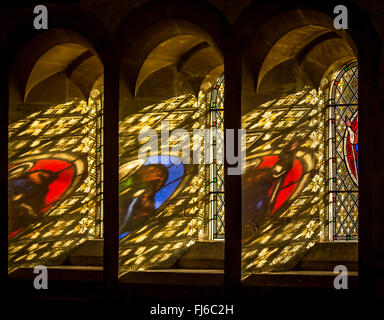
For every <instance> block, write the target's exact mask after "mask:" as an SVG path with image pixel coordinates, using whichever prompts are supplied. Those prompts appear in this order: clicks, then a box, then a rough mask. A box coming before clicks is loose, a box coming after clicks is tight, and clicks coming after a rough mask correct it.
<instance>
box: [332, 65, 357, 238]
mask: <svg viewBox="0 0 384 320" xmlns="http://www.w3.org/2000/svg"><path fill="white" fill-rule="evenodd" d="M327 122H328V128H327V133H328V143H327V147H328V150H327V155H328V199H329V205H328V211H329V212H328V214H329V221H330V231H329V238H330V240H334V241H337V240H344V241H345V240H347V241H349V240H357V239H358V209H359V205H358V185H359V181H358V180H359V179H358V170H359V158H358V154H359V148H358V137H359V136H358V133H359V120H358V66H357V62H352V63H349V64H347V65H346V66H344V67H343V68H342V70H341V71H340V72H338V74H337V75H336V77H335V78H334V80H333V83H332V87H331V93H330V100H329V104H328V121H327Z"/></svg>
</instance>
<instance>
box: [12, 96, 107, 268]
mask: <svg viewBox="0 0 384 320" xmlns="http://www.w3.org/2000/svg"><path fill="white" fill-rule="evenodd" d="M102 99H103V97H102V94H100V92H99V91H98V90H96V89H94V90H93V91H92V93H91V98H90V99H89V102H88V103H87V102H85V101H83V100H82V101H80V100H74V101H71V102H68V103H65V104H61V105H56V106H52V107H49V108H48V109H46V110H43V111H39V112H36V113H34V114H31V115H29V116H27V117H26V118H24V119H22V120H19V121H17V122H14V123H12V124H10V125H9V147H8V150H9V154H8V161H9V164H8V217H9V218H8V221H9V225H8V237H9V251H8V252H9V268H10V270H13V269H15V268H17V267H20V266H29V265H36V263H40V264H47V265H51V264H55V263H61V262H63V261H64V260H65V259H66V257H67V256H68V254H69V253H70V252H71V250H73V249H74V248H75V247H76V246H77V245H79V244H81V243H82V242H83V241H85V240H86V239H88V238H99V237H101V236H102V233H103V232H102V218H103V214H102V209H101V208H102V206H101V204H102V200H103V172H102V162H103V136H102V129H103V122H102V121H103V120H102V118H103V117H102V110H103V108H102V106H103V100H102Z"/></svg>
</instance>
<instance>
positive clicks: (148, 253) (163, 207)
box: [119, 95, 207, 275]
mask: <svg viewBox="0 0 384 320" xmlns="http://www.w3.org/2000/svg"><path fill="white" fill-rule="evenodd" d="M202 103H203V102H202ZM206 112H207V108H203V107H201V106H200V105H199V104H198V102H197V99H196V98H195V97H194V96H193V95H182V96H178V97H175V98H171V99H169V100H166V101H163V102H161V103H159V104H155V105H151V106H148V107H145V108H144V109H142V110H141V111H140V112H138V113H137V114H134V115H131V116H128V117H127V118H126V119H124V120H123V121H121V122H120V126H119V132H120V135H119V139H120V140H119V141H120V149H119V159H120V169H119V175H120V183H119V192H120V200H119V202H120V203H119V207H120V232H119V237H120V242H119V274H120V275H122V274H124V273H126V272H127V271H130V270H143V269H146V270H148V269H161V268H171V267H172V266H173V265H174V264H175V262H176V261H177V259H178V258H179V257H180V256H181V255H182V253H184V252H185V251H186V250H187V249H188V247H189V246H191V245H192V244H193V243H194V242H195V241H196V240H198V239H200V238H202V237H204V234H205V232H206V229H205V228H206V224H207V223H206V222H207V221H206V220H207V210H206V209H207V208H206V206H207V201H206V199H207V194H206V187H205V176H206V170H205V169H206V168H205V167H206V166H205V165H204V164H200V165H199V164H184V163H181V162H180V157H181V154H180V153H179V152H175V151H174V152H172V149H173V147H174V146H175V145H176V144H177V143H180V142H181V141H182V140H183V139H185V138H186V137H184V136H179V137H178V138H177V139H170V141H169V145H170V148H169V150H170V152H169V154H168V155H162V156H160V155H159V156H151V157H149V158H148V159H147V161H146V162H144V161H142V160H140V159H138V150H139V148H140V147H141V146H142V145H144V144H145V141H144V142H139V141H138V133H139V132H140V130H141V129H143V128H144V127H145V126H148V127H149V128H151V129H154V130H156V132H157V134H158V145H159V146H160V139H161V134H160V129H161V122H162V121H168V122H169V128H170V134H172V130H173V129H177V128H183V129H185V130H187V131H188V133H189V136H190V141H191V152H192V150H193V147H192V142H193V139H192V136H193V129H203V128H204V127H205V125H206ZM202 149H203V148H202ZM159 153H160V148H159ZM191 157H192V154H191ZM135 217H136V218H135Z"/></svg>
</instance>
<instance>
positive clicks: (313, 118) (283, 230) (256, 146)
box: [242, 89, 324, 274]
mask: <svg viewBox="0 0 384 320" xmlns="http://www.w3.org/2000/svg"><path fill="white" fill-rule="evenodd" d="M323 124H324V102H323V100H322V99H321V94H320V93H319V94H318V93H317V92H316V90H310V89H308V90H303V91H300V92H297V93H295V94H291V95H288V96H286V97H282V98H279V99H274V100H271V101H269V102H267V103H264V104H262V105H260V106H258V107H257V108H255V109H254V110H253V111H251V112H249V113H247V114H245V115H243V118H242V127H243V128H244V129H246V130H247V165H246V171H245V173H244V175H243V178H242V183H243V214H242V219H243V253H242V268H243V272H244V273H245V274H248V273H252V272H260V271H280V270H289V269H292V268H293V267H294V266H295V265H296V264H297V263H298V261H299V259H300V258H301V257H302V256H303V255H304V254H305V253H306V252H307V250H308V249H309V248H310V247H312V246H313V245H314V244H315V243H316V242H317V241H318V240H319V237H320V233H321V230H322V228H321V223H320V221H321V216H322V215H324V199H323V197H324V177H323V175H324V164H323V163H324V156H323V153H324V150H323V148H324V143H323V137H324V136H323V130H324V126H323Z"/></svg>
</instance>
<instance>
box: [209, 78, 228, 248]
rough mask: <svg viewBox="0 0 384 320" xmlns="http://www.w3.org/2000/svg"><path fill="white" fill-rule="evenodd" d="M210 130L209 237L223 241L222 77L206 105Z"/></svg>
mask: <svg viewBox="0 0 384 320" xmlns="http://www.w3.org/2000/svg"><path fill="white" fill-rule="evenodd" d="M208 109H209V110H208V111H209V112H208V118H207V122H208V127H209V129H210V141H209V144H210V152H211V155H210V159H209V161H210V164H209V166H208V167H207V169H208V174H207V182H206V184H207V194H208V195H209V208H208V210H209V217H210V221H211V224H210V237H211V239H213V240H216V239H224V238H225V235H224V154H223V153H224V75H222V76H221V77H220V78H219V79H218V81H217V83H216V84H215V86H214V87H213V89H212V94H211V101H210V104H208Z"/></svg>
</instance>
